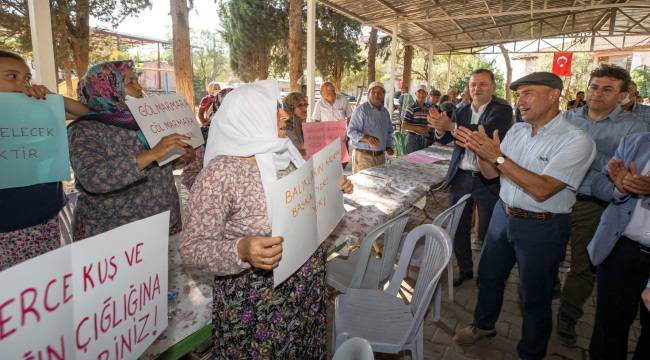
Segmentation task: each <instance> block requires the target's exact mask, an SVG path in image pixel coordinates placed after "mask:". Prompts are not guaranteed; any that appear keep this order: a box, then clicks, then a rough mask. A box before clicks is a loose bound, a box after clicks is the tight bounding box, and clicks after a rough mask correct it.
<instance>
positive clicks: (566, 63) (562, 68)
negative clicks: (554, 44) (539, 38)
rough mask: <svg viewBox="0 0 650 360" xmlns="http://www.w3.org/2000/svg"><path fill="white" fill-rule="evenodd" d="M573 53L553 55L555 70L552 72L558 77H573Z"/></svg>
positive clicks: (556, 53)
mask: <svg viewBox="0 0 650 360" xmlns="http://www.w3.org/2000/svg"><path fill="white" fill-rule="evenodd" d="M572 58H573V53H570V52H555V53H553V68H552V69H551V72H552V73H553V74H555V75H557V76H569V75H571V59H572Z"/></svg>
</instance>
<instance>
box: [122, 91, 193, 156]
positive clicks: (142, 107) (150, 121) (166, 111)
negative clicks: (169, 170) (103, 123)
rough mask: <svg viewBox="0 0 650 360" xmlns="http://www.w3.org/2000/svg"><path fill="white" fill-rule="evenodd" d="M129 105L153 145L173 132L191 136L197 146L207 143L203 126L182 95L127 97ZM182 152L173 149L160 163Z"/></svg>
mask: <svg viewBox="0 0 650 360" xmlns="http://www.w3.org/2000/svg"><path fill="white" fill-rule="evenodd" d="M126 105H127V106H128V107H129V110H131V113H132V114H133V117H134V118H135V121H136V122H137V123H138V125H139V126H140V129H141V130H142V133H143V134H144V137H145V138H147V142H149V145H150V146H151V147H152V148H153V147H154V146H156V144H158V143H159V142H160V140H161V139H162V138H164V137H165V136H167V135H172V134H182V135H187V136H189V137H190V140H188V141H186V142H187V143H188V144H190V145H192V147H194V148H196V147H198V146H201V145H203V144H204V141H203V135H202V134H201V128H200V127H199V123H198V122H196V120H195V119H194V113H193V112H192V107H191V106H190V105H189V104H188V103H187V100H186V99H185V97H184V96H183V95H182V94H169V95H163V96H151V97H146V98H141V99H133V100H128V101H127V102H126ZM182 155H183V151H182V150H176V151H173V152H170V153H169V154H167V155H166V156H165V157H163V158H162V159H158V160H157V162H158V165H160V166H162V165H165V164H167V163H168V162H170V161H172V160H174V159H176V158H178V157H180V156H182Z"/></svg>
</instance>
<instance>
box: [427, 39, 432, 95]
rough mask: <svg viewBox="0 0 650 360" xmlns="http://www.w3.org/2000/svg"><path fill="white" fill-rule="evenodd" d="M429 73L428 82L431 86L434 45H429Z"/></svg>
mask: <svg viewBox="0 0 650 360" xmlns="http://www.w3.org/2000/svg"><path fill="white" fill-rule="evenodd" d="M427 75H429V76H428V79H427V83H428V84H429V86H433V46H430V47H429V73H428V74H427Z"/></svg>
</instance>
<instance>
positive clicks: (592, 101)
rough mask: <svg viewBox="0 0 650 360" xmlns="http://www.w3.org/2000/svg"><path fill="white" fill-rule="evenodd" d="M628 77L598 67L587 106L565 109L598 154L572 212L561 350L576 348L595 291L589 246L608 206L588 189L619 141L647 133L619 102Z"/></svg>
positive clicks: (560, 314)
mask: <svg viewBox="0 0 650 360" xmlns="http://www.w3.org/2000/svg"><path fill="white" fill-rule="evenodd" d="M630 81H631V79H630V75H629V73H628V72H627V71H626V70H625V69H623V68H621V67H618V66H615V65H601V66H600V67H599V68H597V69H596V70H594V71H592V72H591V75H590V79H589V86H588V88H587V105H585V106H583V107H581V108H577V109H572V110H568V111H567V112H566V116H567V120H568V121H569V122H570V123H572V124H573V125H575V126H578V127H580V128H581V129H583V130H584V131H586V132H587V134H589V136H591V138H592V139H593V140H594V141H595V142H596V149H597V150H598V154H597V155H596V160H595V161H594V162H593V164H591V168H589V171H588V172H587V176H585V179H584V180H583V181H582V184H580V187H579V188H578V193H577V199H578V201H577V202H576V204H575V206H574V207H573V212H572V213H571V240H570V243H571V271H570V272H569V274H568V276H567V278H566V282H565V283H564V288H563V290H562V297H561V299H560V309H559V311H558V326H557V333H558V335H559V341H560V343H561V344H562V345H564V346H568V347H574V346H575V345H576V340H577V335H576V331H575V326H576V323H577V321H578V319H580V317H581V316H582V315H583V311H582V307H583V305H584V303H585V301H586V300H587V298H589V296H591V293H592V291H593V288H594V281H595V277H594V272H593V270H592V265H591V264H590V262H589V256H588V254H587V244H588V243H589V241H590V240H591V238H592V237H593V236H594V232H595V231H596V228H597V227H598V222H599V221H600V216H601V215H602V213H603V211H604V210H605V207H606V206H607V203H606V202H603V201H601V200H600V199H598V198H596V197H594V196H593V195H592V194H591V184H592V182H593V179H594V178H595V177H596V175H597V174H599V173H601V172H602V170H603V169H604V168H606V167H607V163H608V161H609V160H610V159H611V158H612V156H613V155H614V152H615V151H616V147H618V144H619V143H620V142H621V139H623V137H625V136H626V135H629V134H634V133H639V132H645V131H647V125H646V124H645V123H644V122H642V121H641V120H639V119H638V118H637V117H636V116H635V115H633V114H631V113H629V112H623V111H622V109H621V107H620V105H619V103H620V102H621V101H622V100H623V99H625V98H626V96H627V95H628V93H627V92H628V90H629V85H630Z"/></svg>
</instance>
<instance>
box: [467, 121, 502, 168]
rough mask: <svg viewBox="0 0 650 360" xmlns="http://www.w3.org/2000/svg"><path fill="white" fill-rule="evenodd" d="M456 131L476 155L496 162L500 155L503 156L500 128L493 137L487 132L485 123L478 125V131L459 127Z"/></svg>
mask: <svg viewBox="0 0 650 360" xmlns="http://www.w3.org/2000/svg"><path fill="white" fill-rule="evenodd" d="M459 130H461V131H459ZM456 133H457V135H456V136H458V137H462V138H463V141H464V145H465V146H464V147H465V148H466V149H469V150H472V151H473V152H474V153H475V154H476V156H478V157H480V158H481V159H483V160H485V161H487V162H489V163H494V162H496V160H497V158H498V157H499V156H503V153H502V152H501V140H500V139H499V130H496V129H495V130H494V132H493V133H492V137H491V138H490V137H489V136H488V135H487V134H486V133H485V127H483V125H479V126H478V131H469V129H465V128H459V129H458V130H456ZM458 141H460V140H456V142H457V143H458Z"/></svg>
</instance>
